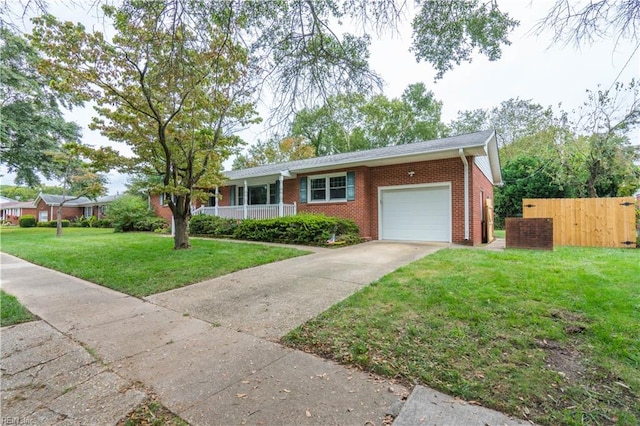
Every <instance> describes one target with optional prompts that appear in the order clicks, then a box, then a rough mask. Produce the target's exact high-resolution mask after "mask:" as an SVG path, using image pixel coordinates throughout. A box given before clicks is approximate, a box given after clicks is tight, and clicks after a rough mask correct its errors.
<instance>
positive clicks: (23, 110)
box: [0, 27, 80, 187]
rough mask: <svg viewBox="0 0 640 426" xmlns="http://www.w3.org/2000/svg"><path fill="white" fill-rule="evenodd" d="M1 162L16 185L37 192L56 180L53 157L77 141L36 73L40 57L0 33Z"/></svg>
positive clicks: (20, 39)
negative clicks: (43, 180)
mask: <svg viewBox="0 0 640 426" xmlns="http://www.w3.org/2000/svg"><path fill="white" fill-rule="evenodd" d="M0 42H1V43H0V75H2V79H1V84H0V99H1V101H0V102H2V104H1V105H2V109H1V111H0V116H1V117H2V119H1V120H0V161H1V162H2V164H4V165H5V166H6V167H7V171H8V172H9V173H15V174H16V177H15V182H16V183H17V184H25V185H28V186H32V187H35V186H38V185H39V184H40V180H41V176H43V177H45V178H47V179H49V178H52V177H53V175H54V170H53V168H52V167H53V161H52V157H51V153H52V152H55V151H56V150H58V149H59V147H60V145H61V144H63V143H65V142H75V141H78V140H79V139H80V128H79V127H78V126H77V125H76V124H75V123H70V122H67V121H65V119H64V117H63V114H62V111H61V110H60V103H61V102H60V98H59V97H58V96H57V94H56V93H54V92H53V91H52V90H51V89H50V88H49V81H48V80H47V79H45V78H43V77H42V76H41V75H40V74H39V73H38V71H37V69H36V66H37V64H38V61H39V59H40V58H39V55H38V53H37V52H36V51H35V50H34V49H33V48H32V47H31V46H29V44H28V42H27V41H26V40H25V39H24V38H23V37H21V36H19V35H17V34H14V33H13V32H12V31H11V30H10V29H8V28H5V27H2V28H0Z"/></svg>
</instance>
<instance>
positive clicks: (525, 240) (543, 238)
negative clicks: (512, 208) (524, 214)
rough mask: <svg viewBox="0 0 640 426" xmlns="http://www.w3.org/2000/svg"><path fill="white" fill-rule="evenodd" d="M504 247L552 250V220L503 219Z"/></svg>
mask: <svg viewBox="0 0 640 426" xmlns="http://www.w3.org/2000/svg"><path fill="white" fill-rule="evenodd" d="M505 232H506V247H507V248H524V249H538V250H553V219H550V218H528V219H524V218H515V217H508V218H506V219H505Z"/></svg>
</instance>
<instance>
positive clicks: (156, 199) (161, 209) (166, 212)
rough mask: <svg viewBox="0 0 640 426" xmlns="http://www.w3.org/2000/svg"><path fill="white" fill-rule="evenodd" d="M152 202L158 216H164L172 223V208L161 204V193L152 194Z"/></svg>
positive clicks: (152, 207) (154, 211)
mask: <svg viewBox="0 0 640 426" xmlns="http://www.w3.org/2000/svg"><path fill="white" fill-rule="evenodd" d="M150 204H151V209H152V210H153V213H154V214H155V215H156V216H159V217H161V218H163V219H164V220H166V221H167V223H171V217H172V214H171V209H170V208H169V207H168V206H165V205H163V204H160V195H151V196H150Z"/></svg>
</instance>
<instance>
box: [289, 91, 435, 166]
mask: <svg viewBox="0 0 640 426" xmlns="http://www.w3.org/2000/svg"><path fill="white" fill-rule="evenodd" d="M441 112H442V103H441V102H439V101H437V100H436V99H435V98H434V96H433V92H431V91H429V90H427V89H426V87H425V86H424V84H423V83H416V84H411V85H409V86H408V87H407V89H405V91H404V92H403V94H402V96H401V97H400V98H395V99H388V98H387V97H386V96H384V95H374V96H366V95H365V94H360V93H355V94H348V95H337V96H332V97H330V98H329V99H328V100H327V102H325V103H324V104H323V105H321V106H319V107H316V108H311V109H303V110H302V111H300V112H299V113H298V114H296V116H295V119H294V121H293V124H292V126H291V133H292V134H293V135H295V136H300V137H303V138H305V140H306V141H307V142H308V143H309V144H310V145H312V146H313V147H314V148H315V149H316V154H317V155H330V154H336V153H341V152H351V151H359V150H363V149H371V148H380V147H385V146H392V145H400V144H405V143H412V142H418V141H424V140H431V139H436V138H438V137H441V136H443V135H444V134H445V132H446V127H445V126H444V125H443V124H442V122H441V121H440V116H441Z"/></svg>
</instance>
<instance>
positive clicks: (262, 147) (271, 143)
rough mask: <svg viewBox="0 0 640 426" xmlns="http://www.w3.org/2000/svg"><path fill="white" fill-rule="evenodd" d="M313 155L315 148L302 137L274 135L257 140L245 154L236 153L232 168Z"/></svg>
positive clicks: (283, 161) (246, 167) (300, 158)
mask: <svg viewBox="0 0 640 426" xmlns="http://www.w3.org/2000/svg"><path fill="white" fill-rule="evenodd" d="M314 156H315V149H314V148H313V146H312V145H310V144H308V143H307V142H306V140H305V139H304V138H301V137H298V136H289V137H286V138H283V139H281V138H280V137H278V136H275V137H272V138H270V139H269V140H267V141H266V142H261V141H258V143H256V144H255V145H252V146H251V147H249V150H248V151H247V153H246V154H240V155H238V156H237V157H236V158H235V159H234V160H233V170H239V169H248V168H250V167H257V166H262V165H265V164H274V163H285V162H288V161H295V160H303V159H305V158H311V157H314Z"/></svg>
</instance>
